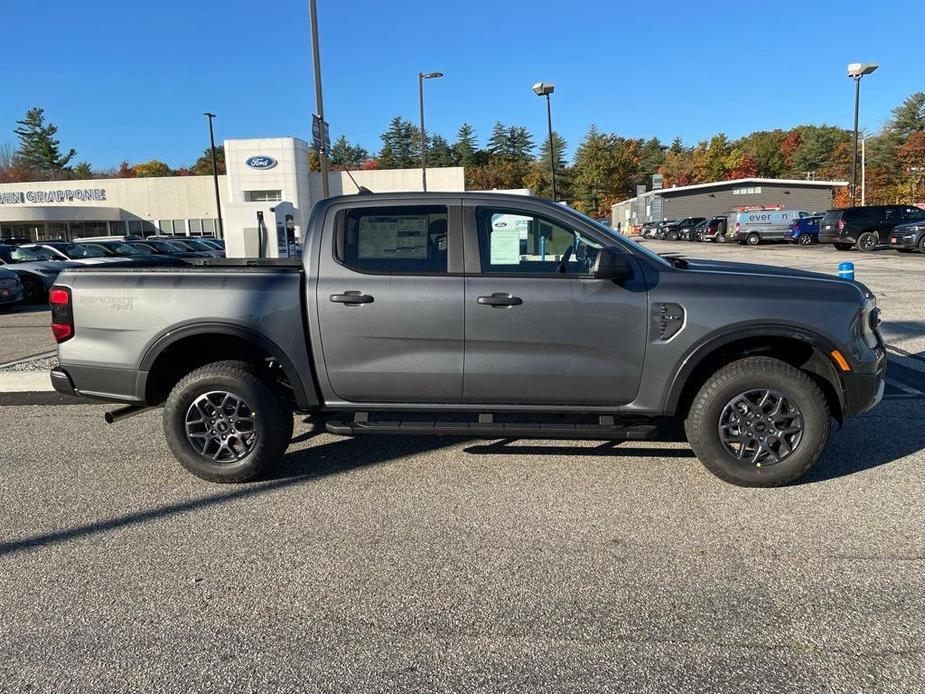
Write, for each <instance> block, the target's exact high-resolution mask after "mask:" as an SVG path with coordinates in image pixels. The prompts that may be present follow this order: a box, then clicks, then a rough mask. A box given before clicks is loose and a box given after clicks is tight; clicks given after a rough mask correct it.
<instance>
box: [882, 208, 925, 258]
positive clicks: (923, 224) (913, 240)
mask: <svg viewBox="0 0 925 694" xmlns="http://www.w3.org/2000/svg"><path fill="white" fill-rule="evenodd" d="M890 248H895V249H896V250H897V251H899V252H900V253H911V252H912V251H918V252H919V253H925V210H923V212H922V218H921V219H918V220H916V221H909V222H906V223H905V224H900V225H899V226H897V227H894V228H893V231H891V232H890Z"/></svg>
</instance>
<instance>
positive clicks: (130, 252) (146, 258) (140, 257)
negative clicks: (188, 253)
mask: <svg viewBox="0 0 925 694" xmlns="http://www.w3.org/2000/svg"><path fill="white" fill-rule="evenodd" d="M82 245H85V246H88V247H90V248H95V249H98V250H102V251H103V252H104V253H106V254H107V255H108V256H109V257H112V258H121V259H123V260H128V261H131V263H132V264H133V265H179V264H183V262H184V261H183V259H182V258H176V257H173V256H170V255H167V254H164V253H157V252H156V251H155V250H154V249H153V248H149V247H146V246H140V245H138V244H135V243H131V242H129V243H126V242H124V241H91V242H87V243H83V244H82Z"/></svg>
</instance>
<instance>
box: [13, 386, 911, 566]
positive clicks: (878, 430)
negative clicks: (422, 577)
mask: <svg viewBox="0 0 925 694" xmlns="http://www.w3.org/2000/svg"><path fill="white" fill-rule="evenodd" d="M901 402H902V405H901V406H900V407H899V408H898V411H896V412H892V413H890V414H888V415H886V414H885V415H882V416H877V415H867V416H865V417H863V418H861V419H858V420H854V421H853V422H852V423H850V424H849V425H848V427H846V428H845V429H844V430H843V431H841V432H834V433H833V436H832V439H831V441H830V444H829V447H828V448H827V449H826V451H825V452H824V453H823V456H822V459H821V460H820V461H819V463H818V465H817V466H816V467H815V468H814V469H813V471H812V472H811V473H810V474H809V475H807V477H805V478H804V479H803V480H801V481H800V482H798V483H797V484H815V483H820V482H826V481H828V480H833V479H836V478H840V477H845V476H849V475H853V474H855V473H859V472H864V471H867V470H871V469H873V468H876V467H880V466H883V465H887V464H889V463H892V462H894V461H897V460H899V459H901V458H904V457H906V456H909V455H912V454H914V453H917V452H919V451H921V450H923V449H925V426H915V425H916V424H918V423H919V422H921V421H922V419H921V417H919V418H917V417H916V414H917V413H918V412H919V411H920V408H921V403H922V402H923V401H922V400H906V401H901ZM875 412H876V411H875ZM897 419H898V420H899V421H905V422H906V423H907V425H906V426H903V427H896V426H895V422H896V421H897ZM910 422H911V424H912V425H909V423H910ZM322 433H324V425H323V424H322V423H315V424H314V426H313V427H312V428H311V429H310V430H308V431H305V432H303V433H300V434H299V435H297V436H296V437H295V438H294V439H293V442H294V443H302V442H305V441H307V440H309V439H311V438H314V437H315V436H318V435H320V434H322ZM679 433H680V432H678V431H674V432H669V434H668V435H666V436H663V437H661V438H660V440H661V441H676V442H677V441H683V437H682V436H680V435H679ZM460 441H466V439H465V438H461V437H460V438H458V437H436V436H434V437H424V436H372V435H371V436H361V437H357V438H343V439H335V440H332V441H329V442H325V443H321V444H319V445H315V446H310V447H307V448H302V449H299V450H295V451H290V452H289V453H287V454H286V455H285V456H284V457H283V459H282V460H281V461H280V462H279V463H278V464H277V465H275V466H274V467H272V468H271V469H270V470H268V471H267V475H266V476H265V477H264V478H263V479H262V480H260V481H257V482H253V483H249V484H244V485H239V486H234V487H230V488H229V487H221V486H219V485H211V484H207V483H205V482H203V483H201V484H199V485H197V486H195V487H194V488H193V489H192V490H191V492H190V493H191V494H193V495H196V498H192V499H188V500H184V501H179V502H175V503H170V504H163V505H160V506H156V507H151V508H147V509H142V510H138V511H136V512H133V513H127V514H124V515H121V516H117V517H114V518H107V519H101V520H98V521H95V522H92V523H86V524H84V525H75V526H72V527H70V528H64V529H62V530H57V531H53V532H47V533H41V534H37V535H32V536H27V537H22V538H18V539H13V540H9V541H6V542H0V557H3V556H5V555H10V554H15V553H18V552H23V551H28V550H32V549H38V548H42V547H46V546H49V545H56V544H62V543H66V542H69V541H71V540H78V539H81V538H85V537H91V536H94V535H100V534H105V533H108V532H111V531H114V530H120V529H123V528H127V527H131V526H138V525H143V524H145V523H147V522H150V521H153V520H161V519H164V518H169V517H171V516H179V515H181V514H185V513H191V512H196V511H200V510H203V509H207V508H210V507H215V506H221V505H223V504H229V503H233V502H235V501H239V500H242V499H248V498H251V497H255V496H259V495H263V494H267V493H271V492H274V491H277V490H279V489H284V488H287V487H293V486H296V485H299V484H303V483H306V482H310V481H312V480H317V479H322V478H325V477H330V476H333V475H338V474H341V473H348V472H350V471H352V470H358V469H360V468H364V467H367V466H372V465H379V464H382V463H388V462H391V461H396V460H400V459H402V458H406V457H407V456H412V455H418V454H422V453H428V452H432V451H435V450H439V449H441V448H447V447H450V446H453V445H458V444H459V443H460ZM469 441H473V440H472V439H469ZM515 441H524V440H523V439H510V438H509V439H495V440H486V441H478V442H475V441H473V442H472V444H471V445H469V446H467V447H466V448H464V449H463V451H464V452H466V453H472V454H484V453H488V454H496V455H497V454H501V455H536V456H558V455H562V456H569V457H575V456H612V457H615V458H616V457H634V458H637V457H671V458H679V459H682V458H683V459H689V460H692V459H693V458H694V454H693V452H692V451H691V450H690V448H688V447H687V446H686V445H685V446H683V447H681V448H667V447H655V446H652V447H649V446H639V445H634V446H625V445H624V446H621V445H620V444H621V443H623V442H620V441H613V442H611V441H607V442H603V443H599V444H597V445H592V446H574V447H570V446H568V445H567V442H562V443H557V444H555V445H550V444H546V443H543V442H539V441H538V442H536V443H533V442H529V443H518V444H517V445H512V444H513V443H514V442H515ZM679 464H680V462H679ZM704 476H705V477H707V473H706V472H704ZM715 483H716V484H717V485H722V484H723V483H722V482H719V481H718V480H715ZM218 489H222V490H224V491H220V492H216V493H211V494H209V493H203V492H208V491H211V490H218Z"/></svg>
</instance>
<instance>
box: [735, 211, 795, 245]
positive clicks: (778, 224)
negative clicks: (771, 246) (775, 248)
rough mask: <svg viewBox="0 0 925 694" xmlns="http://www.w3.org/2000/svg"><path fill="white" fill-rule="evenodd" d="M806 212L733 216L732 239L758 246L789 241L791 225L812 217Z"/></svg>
mask: <svg viewBox="0 0 925 694" xmlns="http://www.w3.org/2000/svg"><path fill="white" fill-rule="evenodd" d="M811 216H812V214H811V213H810V212H807V211H806V210H753V211H751V212H736V213H734V214H732V215H730V217H731V221H732V238H733V239H734V240H736V241H738V242H739V243H741V244H746V243H747V244H748V245H749V246H757V245H758V244H759V243H761V242H762V241H789V240H790V225H791V224H792V223H793V222H794V221H795V220H797V219H802V218H803V217H811Z"/></svg>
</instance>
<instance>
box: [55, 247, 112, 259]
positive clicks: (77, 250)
mask: <svg viewBox="0 0 925 694" xmlns="http://www.w3.org/2000/svg"><path fill="white" fill-rule="evenodd" d="M61 252H62V253H64V255H66V256H67V257H68V258H74V259H77V258H102V257H103V256H105V255H106V254H105V253H103V251H101V250H100V249H98V248H91V247H90V246H81V245H80V244H77V243H75V244H71V245H70V246H64V247H62V248H61Z"/></svg>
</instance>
